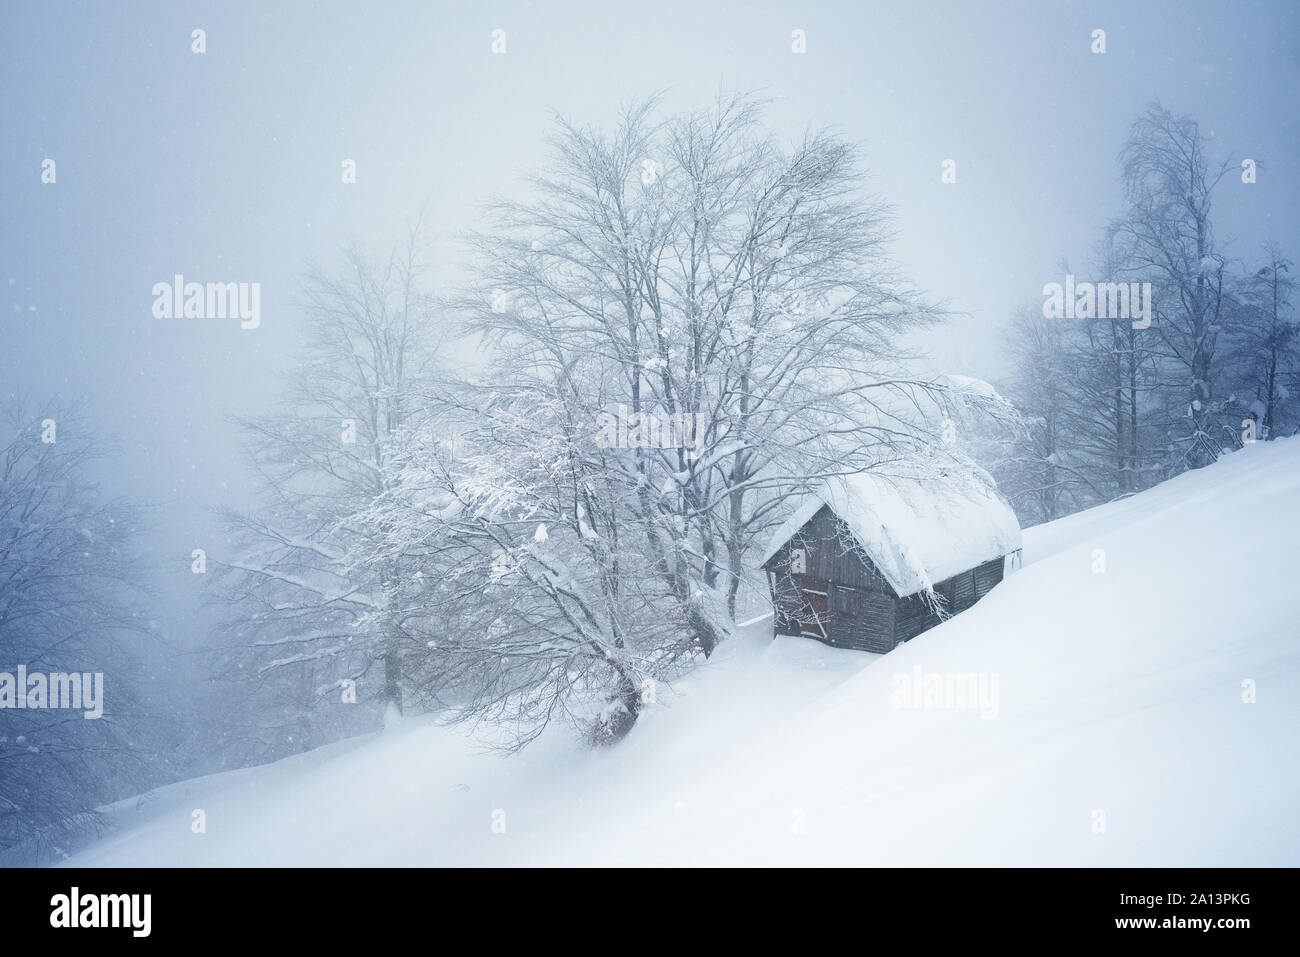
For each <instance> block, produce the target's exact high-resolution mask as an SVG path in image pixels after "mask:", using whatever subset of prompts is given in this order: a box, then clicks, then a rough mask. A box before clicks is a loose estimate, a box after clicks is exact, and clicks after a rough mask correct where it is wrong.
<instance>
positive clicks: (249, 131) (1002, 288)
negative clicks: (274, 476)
mask: <svg viewBox="0 0 1300 957" xmlns="http://www.w3.org/2000/svg"><path fill="white" fill-rule="evenodd" d="M196 29H201V30H203V31H204V40H205V43H206V49H205V52H203V53H195V52H193V51H192V43H193V42H194V41H193V39H192V32H193V31H194V30H196ZM1096 29H1104V30H1105V35H1106V44H1107V49H1106V52H1105V53H1104V55H1099V54H1096V53H1093V52H1092V51H1091V49H1090V44H1091V43H1092V40H1091V35H1092V32H1093V31H1094V30H1096ZM497 30H500V31H504V42H505V45H506V46H505V52H504V53H494V52H493V49H492V45H493V42H494V39H493V31H497ZM795 30H802V31H805V34H806V53H802V54H799V53H795V52H792V31H795ZM0 52H2V56H0V78H2V84H3V98H2V100H0V129H2V130H3V135H2V136H0V214H2V215H3V222H4V225H5V228H4V231H3V237H2V238H0V294H2V296H3V300H4V301H3V302H0V392H3V393H4V394H6V395H10V394H17V395H21V396H24V397H25V399H26V402H27V405H28V407H29V408H31V409H34V410H39V408H40V407H41V404H42V403H45V402H49V401H51V400H53V398H54V397H56V396H58V397H63V398H65V399H72V398H76V397H84V398H85V399H86V401H87V410H86V414H87V417H88V419H89V422H90V424H91V425H92V426H93V428H94V429H95V430H96V431H97V432H98V433H100V434H101V435H103V436H106V437H108V438H109V439H110V440H111V441H112V442H113V444H115V445H116V447H117V448H118V450H119V453H120V454H119V455H118V456H117V457H115V458H113V459H111V460H106V461H103V462H100V463H98V465H97V470H98V471H97V477H98V479H99V480H100V481H101V482H102V484H103V486H104V488H105V489H106V490H109V491H112V492H114V493H117V494H124V495H128V496H129V497H130V498H131V499H133V500H137V501H143V502H147V503H151V504H152V505H154V506H156V510H155V513H154V518H153V520H152V523H151V525H150V530H149V532H148V533H147V535H148V537H147V539H146V545H147V551H148V555H149V557H150V558H151V559H152V560H153V561H154V563H155V570H154V572H153V573H152V574H153V576H154V577H153V580H152V581H151V582H150V584H151V586H152V588H153V591H154V598H153V602H154V603H153V606H152V609H151V612H150V614H151V615H152V617H153V618H154V619H155V620H156V621H157V622H158V627H159V629H160V631H161V632H162V633H163V634H164V635H165V637H166V639H167V641H168V643H169V644H170V646H172V647H173V648H177V649H189V648H194V647H197V645H198V644H199V643H200V642H201V641H202V639H203V637H204V630H205V628H206V627H207V626H206V622H207V620H208V619H207V617H206V616H207V614H208V613H207V612H204V611H202V610H200V602H201V599H202V595H201V589H200V587H199V584H200V580H199V578H198V576H194V575H192V574H191V571H190V561H191V557H190V556H191V552H192V550H193V549H196V548H204V549H208V550H210V551H218V550H220V548H221V545H222V542H223V541H224V535H225V533H224V531H223V529H222V525H221V523H220V522H219V521H218V520H217V518H216V516H215V514H214V509H215V508H217V507H221V506H228V507H234V508H237V509H247V508H250V507H252V505H253V504H254V503H253V497H252V488H253V486H252V484H251V478H250V475H249V473H248V471H247V469H246V468H245V467H244V464H243V453H242V452H241V436H240V432H239V430H238V428H237V427H236V426H235V424H234V423H233V422H232V417H234V416H253V415H257V414H258V413H260V412H262V411H264V410H266V409H267V408H268V407H269V406H270V404H271V403H272V402H273V401H274V400H275V398H276V396H277V395H278V394H279V393H280V391H281V381H282V380H281V377H282V375H283V373H284V371H285V370H286V369H287V368H289V367H290V366H291V364H292V363H293V362H294V360H295V354H296V353H295V350H296V349H297V348H298V347H299V346H300V345H301V343H302V331H303V326H304V319H303V315H304V313H303V308H302V306H301V300H302V285H301V281H300V280H301V276H302V274H303V271H304V269H305V268H306V267H307V266H308V265H309V264H312V263H316V264H319V265H321V266H322V267H324V268H326V269H328V268H331V267H332V266H334V265H335V264H337V262H338V257H339V254H340V250H341V249H342V248H343V247H345V246H346V245H348V244H350V243H361V244H362V245H363V246H366V247H368V248H371V249H375V250H382V249H384V248H385V247H386V245H387V244H389V243H391V242H392V241H393V239H394V238H395V237H397V236H398V235H399V234H400V233H401V232H402V230H403V229H404V228H405V226H406V224H407V223H408V222H410V221H411V220H412V219H413V218H414V217H416V216H417V215H419V214H421V212H422V213H423V216H424V217H425V221H426V223H428V224H429V226H430V229H431V232H432V235H433V239H434V253H435V255H434V267H433V275H434V278H435V286H436V287H437V289H436V291H437V292H438V293H440V294H444V295H447V296H451V295H453V294H454V293H455V292H456V291H457V290H458V289H459V288H461V287H462V286H463V284H464V283H465V282H466V281H467V279H468V278H469V276H470V271H469V266H468V265H467V258H466V253H465V250H464V247H463V244H462V242H461V240H460V237H462V235H463V234H464V232H465V231H466V230H468V229H471V228H474V227H476V226H481V225H482V215H481V210H482V205H483V204H484V203H485V202H487V201H488V200H490V199H492V198H494V197H507V198H514V197H523V196H527V195H528V189H529V187H528V185H527V183H526V182H525V180H524V176H525V175H526V174H527V173H529V172H530V171H535V170H537V169H539V168H544V164H545V163H546V162H547V156H548V153H547V144H546V138H547V135H548V133H549V131H550V130H551V128H552V124H553V118H554V117H555V116H556V115H561V116H564V117H566V118H568V119H571V120H572V121H574V122H575V123H577V124H579V125H591V126H593V127H601V126H605V125H608V124H611V123H612V122H613V121H614V119H615V117H616V115H617V111H618V109H619V108H620V106H622V105H624V104H626V103H629V102H632V101H634V100H637V99H638V98H642V97H646V96H648V95H651V94H654V93H661V94H662V96H663V105H664V109H665V110H667V111H678V110H687V109H697V108H704V107H707V106H709V105H710V104H711V103H712V102H713V101H714V100H715V98H716V97H717V96H718V95H719V93H720V92H732V91H744V92H753V93H756V94H758V95H759V96H762V97H767V98H770V100H771V103H770V106H769V108H768V113H767V118H766V121H767V123H768V125H769V126H770V128H771V129H772V130H774V131H775V132H776V133H778V134H779V135H780V136H782V137H783V138H786V139H790V140H793V139H796V138H797V137H799V136H800V135H801V134H803V133H804V132H805V131H807V130H810V129H818V128H822V127H829V128H832V129H833V130H835V131H836V132H837V133H839V134H840V135H842V136H843V137H845V138H847V139H848V140H851V141H853V142H856V143H858V144H860V146H861V148H862V150H863V156H864V161H865V166H866V168H867V169H868V170H869V171H870V174H871V179H870V180H869V181H868V182H867V183H866V184H865V185H866V186H867V187H868V188H869V189H871V190H872V191H874V192H876V193H878V194H879V195H880V196H881V198H883V199H884V200H885V201H887V202H888V203H890V204H892V205H893V206H894V208H895V215H896V220H895V227H896V241H895V243H894V245H893V253H894V255H895V256H896V258H897V259H898V261H899V263H900V264H901V267H902V269H903V271H904V273H905V274H906V275H907V276H908V277H909V278H910V279H911V280H912V281H913V282H914V283H915V284H916V286H917V287H919V288H920V289H921V290H923V291H925V292H926V293H928V294H929V295H930V296H931V297H933V298H934V299H936V300H939V301H942V302H943V303H944V304H946V306H947V308H948V309H949V310H950V311H951V313H952V316H951V319H950V321H949V322H947V323H946V324H944V325H943V326H941V327H939V328H936V329H932V330H930V331H928V332H927V333H925V334H924V335H923V336H922V337H921V338H920V340H919V341H918V345H919V346H920V347H921V348H923V349H924V350H925V351H926V353H927V354H928V358H926V359H925V360H924V363H925V365H926V367H927V368H929V369H931V370H933V371H935V372H950V373H959V374H962V375H967V376H972V377H977V378H982V379H987V380H989V381H993V382H995V383H996V382H998V381H999V380H1000V378H1001V377H1002V376H1003V375H1004V374H1005V373H1006V371H1007V370H1006V359H1005V356H1004V349H1003V346H1002V344H1001V337H1002V335H1003V330H1004V329H1005V328H1006V324H1007V321H1008V318H1009V316H1010V315H1011V313H1012V312H1013V311H1014V310H1015V309H1016V308H1017V307H1019V306H1022V305H1024V304H1030V305H1033V304H1036V303H1039V302H1041V298H1042V294H1043V286H1044V284H1045V283H1048V282H1054V281H1055V282H1060V281H1061V280H1062V277H1063V274H1064V272H1065V268H1064V264H1065V263H1070V264H1075V263H1080V264H1081V263H1084V262H1086V261H1087V260H1088V257H1089V256H1090V255H1091V254H1092V252H1093V250H1094V247H1095V244H1096V243H1097V241H1098V240H1099V238H1100V236H1101V231H1102V229H1103V227H1104V226H1105V224H1106V223H1107V221H1108V220H1109V219H1111V218H1112V217H1113V216H1115V215H1116V214H1117V213H1118V212H1119V208H1120V202H1121V198H1122V197H1121V187H1120V181H1119V167H1118V161H1117V156H1118V153H1119V150H1120V148H1121V145H1122V144H1123V142H1124V139H1125V137H1126V135H1127V134H1128V131H1129V125H1130V123H1131V122H1132V121H1133V119H1134V118H1135V117H1136V116H1137V115H1138V114H1139V113H1140V112H1141V111H1142V110H1143V109H1144V107H1145V106H1146V105H1147V104H1148V103H1150V102H1151V101H1153V100H1159V101H1160V102H1161V103H1162V104H1163V105H1164V106H1165V107H1166V108H1168V109H1169V110H1171V111H1172V112H1173V113H1175V114H1182V113H1187V114H1192V115H1194V116H1195V117H1196V118H1197V119H1198V120H1199V121H1200V123H1201V126H1202V130H1203V132H1204V133H1205V134H1206V136H1207V138H1208V140H1209V143H1210V144H1211V146H1212V147H1213V149H1214V150H1216V151H1217V153H1216V158H1219V157H1222V158H1227V159H1230V160H1232V161H1233V162H1234V164H1237V163H1239V162H1240V161H1241V160H1243V159H1247V158H1249V159H1254V160H1255V161H1256V162H1257V163H1258V170H1259V172H1258V179H1257V181H1256V182H1254V183H1252V184H1245V183H1241V182H1239V181H1238V178H1237V177H1236V176H1235V174H1234V175H1230V177H1229V179H1228V181H1227V182H1226V183H1225V185H1224V187H1223V188H1222V190H1221V192H1220V194H1219V195H1218V197H1217V200H1216V207H1215V215H1216V227H1217V233H1218V238H1219V239H1220V241H1221V242H1223V243H1224V244H1225V245H1226V248H1227V250H1228V252H1229V254H1234V255H1237V256H1240V257H1242V258H1244V259H1253V257H1255V256H1256V255H1257V253H1258V251H1259V247H1260V245H1261V244H1262V243H1263V242H1265V241H1266V240H1269V239H1273V240H1276V241H1278V242H1279V243H1281V244H1282V245H1283V246H1284V247H1287V248H1289V250H1290V251H1291V252H1292V253H1294V252H1295V251H1296V248H1297V245H1298V244H1297V243H1296V239H1297V238H1298V237H1297V233H1298V230H1297V227H1296V224H1297V222H1300V187H1298V186H1297V184H1298V183H1300V117H1297V113H1296V109H1295V103H1296V92H1297V90H1300V7H1297V5H1296V4H1294V3H1292V2H1289V0H1282V2H1272V3H1268V2H1256V3H1241V4H1231V5H1229V4H1224V3H1201V2H1195V3H1193V2H1183V0H1166V2H1151V3H1141V4H1134V3H1131V2H1127V0H1124V2H1110V3H1082V2H1080V3H1070V2H1064V3H1062V2H1047V3H1044V2H1023V3H1002V4H999V5H997V8H996V10H995V9H994V8H993V7H992V6H991V5H986V4H972V3H960V2H951V3H903V4H899V3H876V2H860V0H853V2H834V3H832V2H827V3H817V4H806V5H789V4H782V3H771V2H753V3H746V4H724V3H714V2H699V0H692V2H675V0H664V2H659V3H655V4H649V5H641V4H635V5H615V4H609V3H606V2H573V3H564V4H540V3H539V4H532V3H481V4H451V3H429V2H407V3H384V4H361V3H328V4H317V3H275V4H263V3H222V4H202V5H186V6H184V7H181V6H179V5H177V4H172V3H164V2H140V3H131V4H99V3H66V4H64V3H60V4H23V5H18V4H9V5H6V6H5V8H4V9H3V11H2V12H0ZM46 160H53V161H54V162H55V164H56V167H55V168H56V170H57V176H56V179H55V181H54V182H53V183H51V182H44V181H43V179H42V172H43V165H42V164H43V163H44V161H46ZM347 160H353V161H355V169H356V177H355V179H356V181H355V183H345V182H343V181H342V178H341V175H340V171H341V168H342V164H344V163H345V161H347ZM946 160H953V161H954V162H955V171H956V181H955V182H951V183H946V182H943V181H942V179H941V171H942V164H943V163H944V162H945V161H946ZM177 275H183V276H184V277H185V278H186V280H187V281H198V282H221V283H227V282H232V283H258V284H260V297H261V298H260V324H259V325H258V326H257V328H248V329H244V328H241V327H240V323H239V322H238V321H237V320H233V319H229V320H203V321H167V320H161V319H158V318H156V317H155V315H154V313H153V311H152V310H153V307H154V301H155V294H154V293H153V292H152V290H153V287H154V286H155V284H157V283H171V282H172V281H173V278H174V277H175V276H177ZM447 349H448V354H449V355H454V356H456V358H457V362H458V364H462V365H464V364H472V363H473V362H474V361H475V360H476V358H477V353H476V345H475V343H473V342H460V341H453V342H449V343H448V345H447ZM180 673H181V672H177V674H180ZM109 693H110V694H111V687H110V692H109Z"/></svg>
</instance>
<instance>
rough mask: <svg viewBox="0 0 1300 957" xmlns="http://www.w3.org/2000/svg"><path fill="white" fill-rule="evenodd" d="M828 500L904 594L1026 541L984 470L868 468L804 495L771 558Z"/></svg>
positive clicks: (770, 550)
mask: <svg viewBox="0 0 1300 957" xmlns="http://www.w3.org/2000/svg"><path fill="white" fill-rule="evenodd" d="M823 505H829V506H830V508H831V511H833V512H834V513H835V514H836V515H837V516H838V517H839V518H840V519H842V520H843V521H844V523H845V525H847V526H848V528H849V530H850V531H851V532H852V533H853V537H854V538H856V539H857V541H858V543H859V544H860V545H861V546H862V548H863V550H864V551H865V552H866V553H867V556H868V557H869V558H870V559H871V561H872V563H874V564H875V566H876V568H878V569H879V570H880V573H881V574H882V575H884V576H885V580H886V581H888V582H889V584H890V585H891V586H893V589H894V591H895V592H897V593H898V595H899V596H900V597H903V596H906V595H914V594H916V593H917V592H919V591H924V590H925V589H928V588H933V587H934V585H935V584H936V583H938V582H941V581H943V580H944V579H945V578H950V577H951V576H953V575H956V574H957V573H958V572H963V571H966V570H967V569H970V568H974V567H975V566H976V565H979V564H982V563H983V562H987V561H992V560H993V559H995V558H999V557H1001V556H1003V555H1008V554H1010V553H1011V552H1014V551H1016V550H1017V549H1018V548H1020V523H1019V522H1018V521H1016V514H1015V512H1013V511H1012V510H1011V506H1009V505H1007V503H1006V502H1004V501H1003V500H1002V498H1001V497H1000V496H999V495H998V493H997V491H996V489H995V488H994V486H993V483H992V480H991V479H988V478H987V477H986V476H984V475H983V474H982V473H979V472H978V470H975V471H972V472H971V473H970V474H966V475H961V476H953V475H949V476H942V477H941V476H937V475H929V476H926V477H916V478H911V477H901V476H898V475H878V474H875V473H871V472H863V473H860V474H858V475H851V476H847V477H844V478H836V479H831V480H829V481H827V482H826V484H825V485H824V486H823V487H822V488H821V489H820V490H819V491H818V492H816V493H815V494H810V495H807V496H805V497H804V498H802V499H800V500H799V502H798V504H797V505H796V506H795V510H794V512H792V513H791V515H790V517H789V518H787V519H786V520H785V522H783V523H782V525H781V527H780V528H778V529H777V530H776V532H775V534H774V535H773V536H772V538H771V541H770V543H769V544H768V547H767V549H766V550H765V551H764V552H763V558H762V561H761V562H760V563H759V564H760V565H765V564H767V562H768V561H769V560H770V559H771V558H772V556H773V555H775V554H776V553H777V551H778V550H779V549H780V548H781V546H782V545H784V544H785V543H786V542H788V541H789V540H790V539H791V538H792V537H793V536H794V535H795V533H796V532H798V531H799V529H801V528H803V526H804V525H806V524H807V523H808V521H809V520H810V519H811V518H812V517H813V516H814V515H816V514H817V513H818V512H819V511H820V510H821V508H822V506H823Z"/></svg>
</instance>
